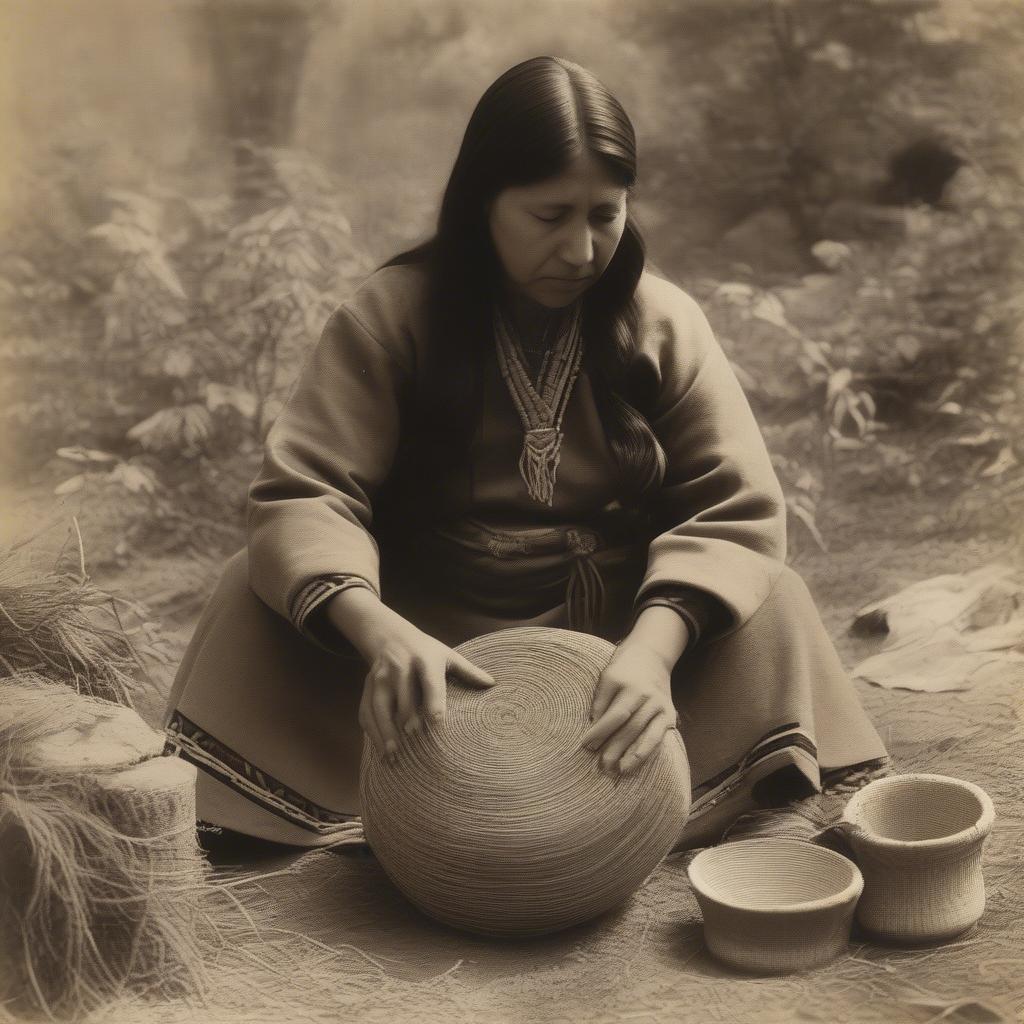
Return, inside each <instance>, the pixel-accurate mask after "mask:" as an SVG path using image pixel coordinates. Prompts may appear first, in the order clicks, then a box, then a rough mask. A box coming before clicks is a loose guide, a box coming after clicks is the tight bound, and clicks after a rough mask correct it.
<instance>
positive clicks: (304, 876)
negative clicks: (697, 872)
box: [96, 675, 1024, 1024]
mask: <svg viewBox="0 0 1024 1024" xmlns="http://www.w3.org/2000/svg"><path fill="white" fill-rule="evenodd" d="M858 688H859V690H860V692H861V694H862V698H863V700H864V703H865V705H866V707H867V709H868V711H869V713H870V714H871V715H872V717H873V720H874V721H875V722H876V723H878V725H879V730H880V732H881V734H882V736H883V739H884V740H885V741H886V743H887V745H888V747H889V749H890V751H891V753H892V754H893V757H894V761H895V764H894V771H915V770H921V771H936V772H942V773H945V774H952V775H957V776H960V777H962V778H966V779H969V780H971V781H973V782H976V783H978V784H979V785H981V786H983V787H984V788H985V789H986V790H987V791H988V792H989V793H990V794H991V795H992V797H993V799H994V801H995V804H996V809H997V815H998V817H997V822H996V827H995V829H994V831H993V833H992V836H991V837H990V840H989V842H988V845H987V846H986V856H985V865H984V870H985V877H986V883H987V889H988V896H989V903H988V908H987V911H986V914H985V916H984V918H983V919H982V921H981V922H980V923H979V925H977V926H976V927H975V928H974V929H972V930H971V931H970V932H968V933H967V934H965V935H964V936H963V937H961V938H960V939H959V940H956V941H954V942H953V943H950V944H948V945H945V946H937V947H933V948H925V949H899V948H892V947H889V948H887V947H881V946H876V945H872V944H869V943H866V942H864V941H863V940H862V939H860V938H859V937H858V936H857V935H856V934H855V936H854V942H853V943H852V944H851V946H850V949H849V953H848V955H847V956H845V957H843V958H841V959H839V960H838V961H835V962H834V963H832V964H831V965H829V966H827V967H825V968H822V969H819V970H817V971H814V972H809V973H807V974H803V975H792V976H788V977H782V978H757V977H742V976H738V975H735V974H733V973H731V972H729V971H728V970H726V969H724V968H722V967H719V966H718V965H717V964H716V963H715V962H714V961H713V960H711V959H710V958H709V957H708V955H707V953H706V952H705V951H704V949H703V946H702V940H701V918H700V913H699V910H698V908H697V905H696V903H695V901H694V899H693V897H692V895H691V894H690V891H689V885H688V882H687V879H686V870H685V869H686V863H687V861H688V859H689V857H690V856H692V853H682V854H676V855H672V856H671V857H669V858H668V859H667V860H666V861H665V863H664V864H663V865H662V867H661V868H660V869H659V871H658V872H657V873H656V875H655V876H654V877H653V878H652V879H651V880H650V881H649V882H648V884H647V885H646V886H645V887H644V888H643V889H642V890H641V891H640V892H639V893H638V894H637V895H636V896H635V897H634V898H633V900H632V901H631V902H630V903H629V904H628V905H627V906H625V907H623V908H621V909H620V910H618V911H616V912H614V913H612V914H609V915H606V916H605V917H604V918H602V919H599V920H598V921H595V922H592V923H590V924H587V925H583V926H579V927H576V928H573V929H571V930H568V931H565V932H562V933H559V934H556V935H554V936H549V937H547V938H544V939H532V940H522V941H518V942H517V941H512V942H510V941H498V940H491V939H486V938H477V937H474V936H471V935H467V934H463V933H460V932H457V931H455V930H453V929H449V928H446V927H444V926H441V925H438V924H435V923H434V922H432V921H431V920H429V919H427V918H426V917H424V916H422V915H421V914H420V913H419V912H418V911H417V910H416V909H415V908H414V907H412V906H411V905H410V904H408V903H407V902H406V901H405V899H404V898H403V897H402V896H401V895H400V894H399V893H398V892H397V891H396V890H395V889H394V888H393V887H392V886H391V884H390V883H389V882H388V880H387V878H386V876H385V875H384V873H383V872H382V870H381V869H380V867H379V865H378V864H377V862H376V861H375V860H374V858H373V856H372V854H369V853H368V852H360V851H359V850H357V849H353V848H349V849H347V850H341V851H334V852H325V851H318V852H313V853H307V854H303V855H301V856H298V857H296V858H291V859H290V860H289V861H285V862H281V863H279V864H277V865H273V864H264V865H262V866H261V867H264V868H268V869H269V868H273V867H276V868H277V869H278V870H277V873H275V874H271V875H269V876H268V877H265V878H264V879H263V880H262V881H261V882H259V883H245V884H243V885H241V886H240V887H239V889H238V893H237V894H238V896H239V897H242V898H243V902H244V904H245V906H246V908H247V909H248V912H249V913H250V914H251V915H252V919H253V924H254V925H255V926H256V927H258V928H259V929H260V932H261V935H262V937H263V940H264V943H265V945H264V947H263V948H264V954H266V951H268V950H269V955H262V956H261V957H260V958H259V962H253V961H251V960H249V959H247V958H246V957H247V956H248V954H246V956H240V955H238V951H237V950H235V951H227V952H226V954H225V959H224V963H223V965H221V967H220V973H219V974H218V975H217V977H216V982H215V984H214V986H213V988H212V989H211V992H210V993H209V996H208V1003H207V1005H206V1007H205V1008H200V1007H197V1006H192V1007H189V1006H186V1005H184V1004H182V1005H180V1006H173V1007H172V1006H168V1005H166V1004H163V1005H161V1006H159V1007H156V1006H152V1007H143V1006H140V1005H139V1004H133V1005H131V1006H128V1005H122V1006H121V1007H119V1008H111V1011H110V1012H109V1013H107V1014H104V1015H101V1016H98V1017H97V1018H96V1019H97V1020H115V1021H122V1020H123V1021H132V1022H138V1024H144V1022H145V1021H148V1020H150V1019H152V1020H154V1021H156V1020H160V1021H163V1022H165V1024H172V1022H174V1021H179V1020H181V1021H184V1020H194V1019H203V1020H207V1021H211V1022H217V1021H223V1022H234V1021H242V1020H253V1021H257V1020H268V1019H274V1020H280V1021H292V1020H294V1021H307V1020H308V1021H325V1022H326V1021H336V1020H341V1019H349V1020H359V1021H361V1022H370V1024H373V1022H377V1021H381V1022H385V1021H386V1022H387V1024H404V1022H406V1021H408V1022H414V1021H415V1022H416V1024H430V1022H433V1021H437V1022H442V1021H443V1022H445V1024H463V1022H465V1024H477V1022H481V1021H488V1022H490V1021H496V1022H502V1021H509V1022H517V1024H519V1022H521V1024H531V1022H538V1024H539V1022H542V1021H543V1022H544V1024H557V1022H566V1024H569V1022H577V1021H587V1022H588V1024H604V1022H612V1021H616V1022H617V1021H627V1020H628V1021H631V1022H645V1021H647V1022H652V1024H653V1022H658V1024H661V1022H666V1024H667V1022H670V1021H671V1022H673V1024H679V1022H683V1024H686V1022H690V1021H692V1022H695V1024H696V1022H701V1024H707V1022H710V1024H716V1022H727V1021H728V1022H745V1021H751V1022H752V1021H755V1020H756V1021H758V1024H765V1022H774V1021H778V1022H780V1024H781V1022H786V1024H789V1022H793V1021H810V1022H813V1021H821V1022H834V1021H844V1022H848V1021H857V1022H860V1021H864V1022H875V1021H878V1022H883V1021H884V1022H885V1024H894V1022H896V1024H899V1022H904V1021H906V1022H917V1021H940V1020H941V1021H953V1022H967V1021H970V1022H975V1024H978V1022H986V1021H1007V1022H1010V1021H1013V1022H1017V1021H1019V1020H1022V1019H1024V893H1022V891H1021V890H1022V887H1021V878H1022V877H1024V863H1022V861H1024V827H1022V819H1024V815H1022V796H1024V757H1022V754H1021V750H1022V749H1024V747H1022V744H1021V741H1022V739H1024V735H1022V732H1024V729H1022V725H1024V722H1022V719H1024V709H1022V701H1024V678H1020V677H1019V676H1016V677H1010V676H1009V675H1007V676H1005V677H1001V678H999V679H996V680H993V681H991V682H989V683H987V684H986V685H985V686H984V687H983V688H980V689H976V690H974V691H972V692H971V693H967V694H961V693H945V694H920V693H912V692H907V691H890V690H882V689H878V688H874V687H869V686H867V685H864V684H858ZM299 936H304V938H300V937H299Z"/></svg>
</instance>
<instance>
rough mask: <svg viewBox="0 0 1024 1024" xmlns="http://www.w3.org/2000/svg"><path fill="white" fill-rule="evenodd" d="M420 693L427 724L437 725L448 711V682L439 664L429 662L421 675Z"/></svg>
mask: <svg viewBox="0 0 1024 1024" xmlns="http://www.w3.org/2000/svg"><path fill="white" fill-rule="evenodd" d="M420 691H421V697H422V705H423V715H424V717H425V719H426V721H427V722H429V723H430V724H431V725H436V724H437V723H438V722H440V721H441V720H442V719H443V718H444V716H445V712H446V711H447V710H448V682H447V680H446V679H445V670H444V668H443V667H442V666H440V665H439V664H438V662H436V661H435V662H433V663H432V664H431V663H430V662H427V663H426V664H425V665H424V667H423V669H422V671H421V673H420Z"/></svg>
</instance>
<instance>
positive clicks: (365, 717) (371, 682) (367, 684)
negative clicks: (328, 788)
mask: <svg viewBox="0 0 1024 1024" xmlns="http://www.w3.org/2000/svg"><path fill="white" fill-rule="evenodd" d="M375 679H376V676H375V675H374V673H372V672H370V673H368V674H367V676H366V680H365V681H364V683H363V696H362V698H361V699H360V701H359V724H360V725H361V726H362V729H363V732H364V733H366V735H367V736H368V737H369V738H370V742H371V743H372V744H373V747H374V749H375V750H376V751H377V753H378V754H380V755H381V756H382V757H383V756H384V737H383V736H381V734H380V729H378V728H377V723H376V721H374V717H373V707H372V706H371V700H372V698H373V690H374V687H375V685H376V683H375Z"/></svg>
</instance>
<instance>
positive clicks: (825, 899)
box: [687, 839, 864, 974]
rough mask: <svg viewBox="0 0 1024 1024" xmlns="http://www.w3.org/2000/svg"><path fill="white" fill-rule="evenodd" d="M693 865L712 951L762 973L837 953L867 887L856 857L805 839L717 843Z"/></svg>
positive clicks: (693, 881)
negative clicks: (861, 895) (850, 857)
mask: <svg viewBox="0 0 1024 1024" xmlns="http://www.w3.org/2000/svg"><path fill="white" fill-rule="evenodd" d="M687 870H688V874H689V876H690V885H691V886H692V888H693V894H694V896H695V897H696V898H697V903H698V904H699V905H700V909H701V912H702V913H703V915H704V942H705V944H706V945H707V948H708V951H709V952H710V953H711V954H712V956H714V957H715V958H716V959H718V960H721V961H722V962H723V963H725V964H728V965H729V966H730V967H735V968H738V969H739V970H742V971H749V972H752V973H755V974H789V973H791V972H794V971H803V970H807V969H809V968H812V967H817V966H819V965H821V964H824V963H828V962H829V961H830V960H832V959H834V958H835V957H836V956H838V955H839V954H840V953H841V952H842V951H843V950H844V949H845V948H846V946H847V943H848V942H849V938H850V929H851V926H852V924H853V912H854V907H855V906H856V904H857V899H858V897H859V896H860V894H861V892H862V890H863V888H864V879H863V878H862V877H861V874H860V872H859V871H858V870H857V866H856V865H855V864H854V863H853V862H852V861H850V860H848V859H847V858H846V857H843V856H842V855H840V854H838V853H836V852H834V851H833V850H828V849H825V848H824V847H821V846H815V845H814V844H813V843H808V842H805V841H803V840H799V839H739V840H736V841H735V842H730V843H725V844H723V845H721V846H713V847H710V848H708V849H706V850H702V851H701V852H700V853H698V854H697V856H696V857H694V858H693V860H692V861H690V865H689V868H688V869H687Z"/></svg>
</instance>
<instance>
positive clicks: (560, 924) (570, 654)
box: [360, 627, 690, 936]
mask: <svg viewBox="0 0 1024 1024" xmlns="http://www.w3.org/2000/svg"><path fill="white" fill-rule="evenodd" d="M613 650H614V648H613V647H612V645H611V644H610V643H608V642H607V641H605V640H602V639H600V638H598V637H594V636H591V635H589V634H585V633H577V632H574V631H570V630H565V629H551V628H542V627H517V628H512V629H505V630H501V631H499V632H496V633H489V634H487V635H485V636H480V637H477V638H475V639H473V640H470V641H467V642H466V643H464V644H461V645H459V647H458V648H457V651H458V653H460V654H462V655H463V656H465V657H466V658H468V659H469V660H470V661H472V662H473V663H474V664H476V665H478V666H479V667H480V668H483V669H485V670H486V671H487V672H489V673H491V675H492V676H494V678H495V680H496V682H495V685H494V686H493V687H490V688H488V689H478V688H475V687H471V686H468V685H462V684H459V683H451V682H450V683H449V684H448V710H447V714H446V716H445V719H444V720H443V722H441V723H440V725H438V726H434V727H428V728H427V729H426V730H422V731H421V734H420V735H419V736H413V737H409V738H407V739H406V740H405V742H404V743H403V744H402V745H401V746H400V748H399V755H398V761H397V763H396V764H389V763H388V762H387V761H386V760H385V759H384V758H382V757H381V756H380V754H378V752H377V751H376V750H375V749H374V747H373V745H372V744H370V743H366V744H365V745H364V750H363V760H362V765H361V771H360V794H361V801H362V817H363V828H364V830H365V834H366V839H367V842H368V843H369V845H370V847H371V848H372V849H373V851H374V853H375V855H376V856H377V859H378V860H379V862H380V864H381V865H382V867H383V868H384V870H385V871H386V873H387V874H388V876H389V877H390V878H391V880H392V881H393V882H394V884H395V885H396V886H397V887H398V888H399V889H400V890H401V891H402V892H403V893H404V894H405V895H406V896H407V897H408V899H409V900H411V901H412V902H413V903H414V904H415V905H416V906H418V907H419V908H420V909H421V910H422V911H424V912H425V913H426V914H428V915H430V916H431V917H434V918H436V919H437V920H440V921H442V922H445V923H447V924H450V925H452V926H454V927H457V928H461V929H464V930H466V931H471V932H476V933H479V934H484V935H494V936H527V935H541V934H544V933H547V932H552V931H556V930H558V929H561V928H566V927H569V926H570V925H574V924H578V923H580V922H582V921H586V920H589V919H591V918H594V917H596V916H597V915H599V914H602V913H604V912H605V911H607V910H610V909H611V908H613V907H615V906H618V905H619V904H621V903H623V902H624V901H625V900H627V899H628V898H629V897H630V896H631V895H632V894H633V893H634V892H636V890H637V889H639V888H640V887H641V886H642V885H643V883H644V882H645V881H646V880H647V878H648V877H649V876H650V875H651V873H652V872H653V871H654V870H655V868H657V866H658V865H659V864H660V863H661V861H662V860H663V859H664V857H665V855H666V854H667V853H668V852H669V851H670V850H671V848H672V846H673V845H674V843H675V842H676V841H677V840H678V838H679V835H680V833H681V832H682V829H683V826H684V825H685V823H686V818H687V815H688V813H689V807H690V774H689V765H688V762H687V759H686V752H685V749H684V747H683V742H682V739H681V738H680V736H679V733H678V732H676V731H674V730H673V731H670V732H669V733H668V734H667V735H666V737H665V739H664V740H663V741H662V743H661V744H660V746H659V747H658V749H657V750H656V751H655V753H654V754H652V755H651V756H650V757H649V758H648V759H647V760H646V761H645V762H644V763H643V764H642V765H641V766H640V767H639V768H638V769H636V770H634V771H633V772H632V773H630V774H628V775H624V776H619V777H616V778H613V777H610V776H608V775H606V774H605V773H604V772H602V771H601V769H600V765H599V761H598V755H597V754H596V753H595V752H593V751H590V750H586V749H584V748H582V747H581V746H580V740H581V738H582V737H583V734H584V733H585V732H586V731H587V729H589V727H590V706H591V703H592V700H593V696H594V690H595V687H596V684H597V680H598V678H599V676H600V674H601V671H602V670H603V669H604V667H605V666H606V665H607V663H608V661H609V659H610V657H611V654H612V652H613Z"/></svg>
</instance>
